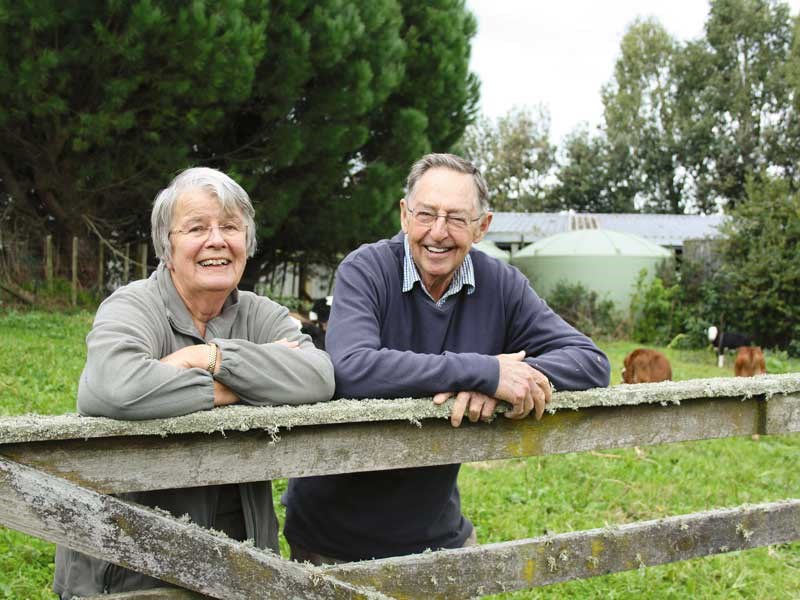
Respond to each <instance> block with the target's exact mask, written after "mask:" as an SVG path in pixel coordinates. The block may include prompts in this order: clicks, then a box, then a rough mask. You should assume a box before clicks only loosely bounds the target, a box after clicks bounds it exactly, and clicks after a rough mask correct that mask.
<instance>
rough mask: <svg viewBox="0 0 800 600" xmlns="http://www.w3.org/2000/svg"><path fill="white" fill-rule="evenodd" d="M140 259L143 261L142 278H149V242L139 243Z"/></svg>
mask: <svg viewBox="0 0 800 600" xmlns="http://www.w3.org/2000/svg"><path fill="white" fill-rule="evenodd" d="M139 261H140V262H141V263H142V279H147V242H142V243H141V244H139Z"/></svg>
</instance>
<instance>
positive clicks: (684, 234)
mask: <svg viewBox="0 0 800 600" xmlns="http://www.w3.org/2000/svg"><path fill="white" fill-rule="evenodd" d="M726 218H727V217H726V216H724V215H663V214H639V213H619V214H614V213H567V212H564V213H542V212H539V213H520V212H496V213H494V217H493V218H492V225H491V227H490V228H489V231H488V233H487V235H486V238H487V239H489V240H492V241H493V242H495V243H500V244H515V243H517V244H519V243H521V244H530V243H533V242H537V241H539V240H541V239H544V238H546V237H549V236H551V235H554V234H556V233H562V232H565V231H575V230H580V229H609V230H611V231H620V232H623V233H632V234H635V235H638V236H641V237H643V238H645V239H646V240H649V241H651V242H654V243H656V244H658V245H660V246H665V247H671V248H675V247H681V246H683V242H684V240H689V239H702V238H718V237H720V233H719V231H718V227H719V226H720V225H721V224H722V223H723V222H724V221H725V219H726Z"/></svg>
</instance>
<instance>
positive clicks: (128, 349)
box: [53, 265, 334, 599]
mask: <svg viewBox="0 0 800 600" xmlns="http://www.w3.org/2000/svg"><path fill="white" fill-rule="evenodd" d="M281 338H288V339H289V340H297V341H299V342H300V347H299V349H291V348H287V347H285V346H283V345H280V344H271V343H270V342H274V341H276V340H279V339H281ZM210 341H213V342H215V343H216V344H217V345H218V346H219V348H220V350H221V355H222V362H221V364H220V369H219V371H218V372H217V373H216V374H215V375H213V376H212V375H211V374H210V373H208V372H207V371H206V370H204V369H181V368H178V367H174V366H172V365H167V364H164V363H161V362H159V359H160V358H162V357H164V356H166V355H168V354H171V353H173V352H175V351H176V350H179V349H180V348H183V347H185V346H190V345H193V344H202V343H204V342H210ZM86 346H87V357H86V366H85V367H84V370H83V374H82V375H81V378H80V383H79V386H78V412H80V413H81V414H82V415H88V416H103V417H110V418H114V419H131V420H135V419H154V418H163V417H174V416H179V415H184V414H188V413H192V412H195V411H198V410H207V409H211V408H213V406H214V379H217V380H218V381H220V382H221V383H224V384H225V385H226V386H228V387H229V388H230V389H232V390H233V391H234V392H235V393H236V395H237V396H238V397H239V398H240V400H241V402H242V403H244V404H250V405H256V406H266V405H274V404H303V403H311V402H320V401H325V400H329V399H330V398H331V396H332V395H333V390H334V379H333V367H332V365H331V361H330V358H329V357H328V355H327V354H326V353H325V352H323V351H321V350H318V349H316V348H315V347H314V345H313V344H312V343H311V341H310V338H309V337H308V336H307V335H304V334H301V333H300V331H299V329H298V328H297V326H296V325H295V324H294V322H293V321H292V320H291V319H290V318H289V316H288V310H287V309H286V308H285V307H283V306H281V305H279V304H277V303H275V302H272V301H271V300H269V299H267V298H264V297H261V296H257V295H255V294H252V293H250V292H240V291H236V290H235V291H234V292H233V293H232V294H231V295H230V296H229V297H228V299H227V300H226V301H225V304H224V306H223V309H222V312H221V314H220V315H219V316H217V317H215V318H214V319H212V320H211V321H209V322H208V324H207V326H206V335H205V337H202V336H201V335H200V333H199V332H198V331H197V328H196V327H195V325H194V323H193V321H192V318H191V315H190V314H189V311H188V310H187V308H186V306H185V304H184V303H183V300H182V299H181V297H180V296H179V295H178V293H177V291H176V289H175V286H174V285H173V283H172V278H171V276H170V273H169V270H167V269H166V268H165V267H164V265H161V266H159V267H158V269H157V270H156V271H155V272H154V273H153V274H152V275H151V276H150V278H148V279H145V280H141V281H136V282H133V283H131V284H129V285H127V286H125V287H123V288H120V289H119V290H117V291H116V292H114V294H112V295H111V296H110V297H109V298H108V299H106V300H105V301H104V302H103V303H102V304H101V305H100V308H99V309H98V310H97V314H96V315H95V320H94V325H93V326H92V330H91V332H90V333H89V335H88V336H87V338H86ZM226 487H227V486H203V487H195V488H185V489H177V490H157V491H149V492H133V493H129V494H122V495H121V497H122V498H125V499H128V500H132V501H134V502H138V503H140V504H144V505H147V506H158V507H160V508H162V509H164V510H168V511H169V512H171V513H172V514H174V515H176V516H181V515H184V514H188V515H189V517H190V518H191V520H192V521H193V522H195V523H197V524H198V525H201V526H203V527H214V525H215V517H216V516H217V506H218V505H219V504H220V503H223V504H225V502H224V500H225V498H222V497H221V495H222V494H230V488H229V487H227V491H226ZM238 495H239V497H240V498H241V505H242V514H243V516H244V530H245V531H246V535H247V537H248V538H250V539H253V540H254V542H255V544H256V546H258V547H260V548H270V549H272V550H273V551H275V552H278V522H277V518H276V516H275V510H274V508H273V505H272V492H271V483H270V482H269V481H261V482H253V483H244V484H240V485H239V486H238ZM165 585H167V584H166V583H164V582H162V581H159V580H157V579H153V578H151V577H147V576H145V575H142V574H140V573H135V572H133V571H129V570H127V569H124V568H122V567H119V566H117V565H112V564H111V563H108V562H106V561H103V560H99V559H95V558H91V557H89V556H86V555H84V554H81V553H79V552H75V551H73V550H70V549H69V548H66V547H58V548H57V550H56V569H55V580H54V583H53V590H54V591H55V592H56V593H57V594H59V595H60V596H61V597H62V598H65V599H66V598H71V597H72V596H88V595H92V594H98V593H103V592H108V593H111V592H124V591H131V590H139V589H147V588H152V587H159V586H165Z"/></svg>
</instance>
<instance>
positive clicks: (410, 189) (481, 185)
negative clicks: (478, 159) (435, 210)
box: [406, 154, 490, 213]
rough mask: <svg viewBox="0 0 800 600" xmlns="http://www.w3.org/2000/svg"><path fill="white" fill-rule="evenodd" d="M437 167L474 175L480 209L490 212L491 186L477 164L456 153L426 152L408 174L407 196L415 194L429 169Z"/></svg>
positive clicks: (480, 210)
mask: <svg viewBox="0 0 800 600" xmlns="http://www.w3.org/2000/svg"><path fill="white" fill-rule="evenodd" d="M437 168H445V169H450V170H452V171H456V172H458V173H466V174H467V175H472V182H473V183H474V184H475V193H476V194H475V195H476V196H477V198H478V206H477V208H478V211H479V212H482V213H486V212H489V210H490V208H489V188H488V187H487V185H486V180H485V179H484V178H483V175H481V172H480V171H479V170H478V168H477V167H476V166H475V165H473V164H472V163H471V162H469V161H468V160H467V159H465V158H461V157H460V156H456V155H455V154H426V155H425V156H423V157H422V158H420V159H419V160H418V161H417V162H415V163H414V165H413V166H412V167H411V171H410V172H409V174H408V179H406V198H407V199H410V198H411V197H412V196H413V195H414V187H415V186H416V185H417V183H418V182H419V180H420V179H422V176H423V175H425V173H426V172H427V171H429V170H430V169H437Z"/></svg>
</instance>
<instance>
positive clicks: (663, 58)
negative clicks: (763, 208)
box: [603, 20, 687, 213]
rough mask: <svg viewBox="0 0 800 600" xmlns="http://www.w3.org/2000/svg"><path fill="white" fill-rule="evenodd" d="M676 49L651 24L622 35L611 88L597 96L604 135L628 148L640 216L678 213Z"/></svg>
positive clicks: (681, 174) (681, 185) (681, 179)
mask: <svg viewBox="0 0 800 600" xmlns="http://www.w3.org/2000/svg"><path fill="white" fill-rule="evenodd" d="M677 51H678V44H677V42H676V41H675V40H674V39H673V38H672V37H671V36H670V35H669V34H668V33H667V31H666V30H665V29H664V28H663V27H662V26H661V25H660V24H659V23H658V22H657V21H654V20H641V21H636V22H634V23H633V25H631V26H630V27H629V28H628V30H627V31H626V33H625V35H624V37H623V39H622V44H621V56H620V58H619V59H618V60H617V63H616V66H615V68H614V78H613V80H612V82H611V83H610V84H609V85H607V86H606V87H605V89H604V90H603V102H604V104H605V121H606V134H607V136H608V138H609V141H610V143H611V144H614V145H616V146H624V147H628V148H630V151H631V155H632V167H633V168H632V169H631V171H630V173H629V187H630V188H631V189H632V190H634V192H635V193H636V194H638V195H639V199H640V204H641V207H642V208H643V210H646V211H650V212H661V213H680V212H683V209H684V208H685V206H684V196H685V191H686V189H685V188H686V181H685V180H686V174H687V172H686V170H685V169H683V168H682V166H683V160H682V159H683V156H682V154H683V140H682V135H681V133H682V132H681V127H680V114H679V111H678V103H677V98H676V96H677V94H678V93H679V91H680V89H681V86H680V82H679V81H677V73H676V71H677V69H676V65H675V61H676V60H677Z"/></svg>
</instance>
